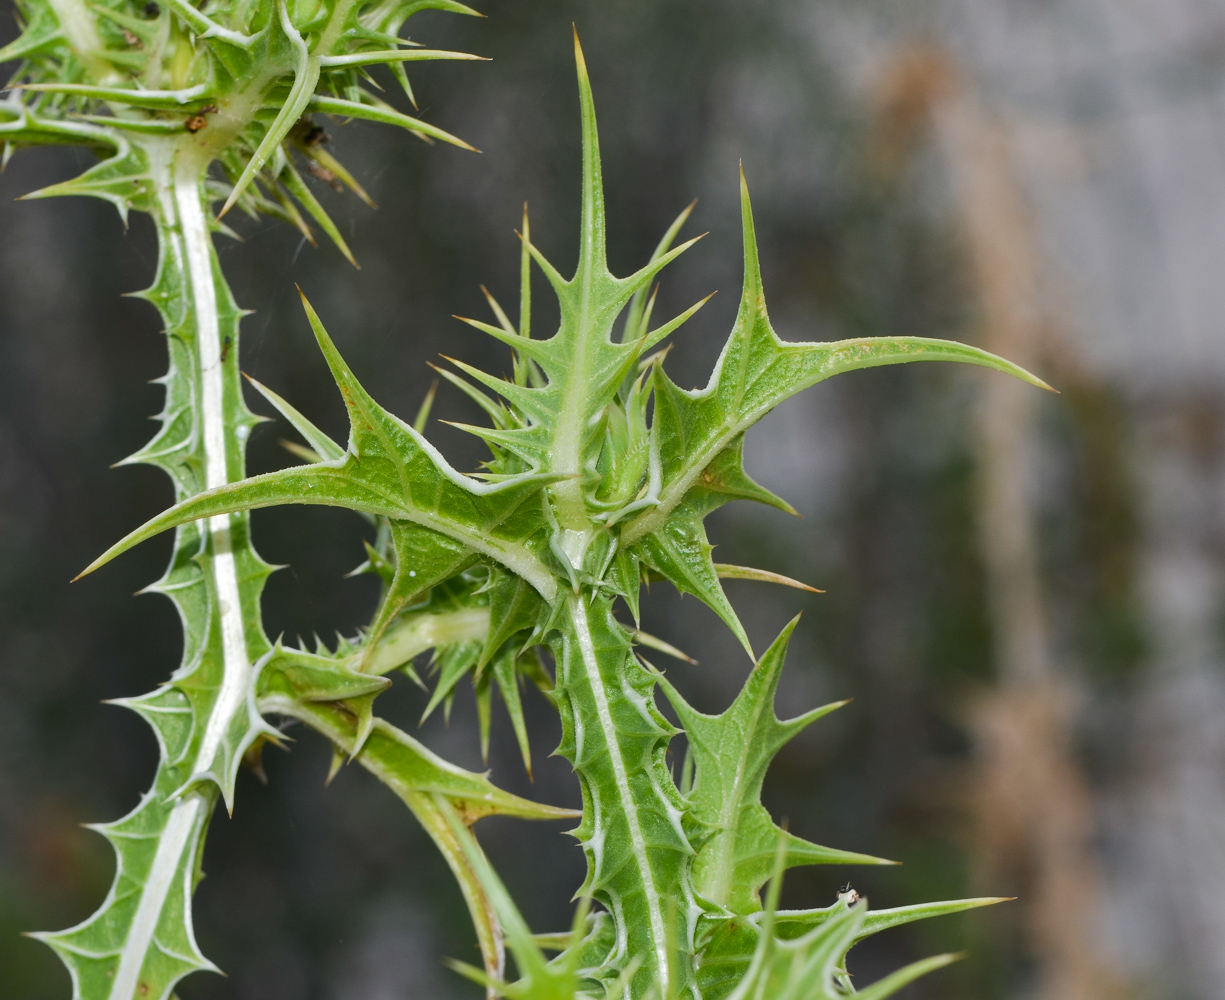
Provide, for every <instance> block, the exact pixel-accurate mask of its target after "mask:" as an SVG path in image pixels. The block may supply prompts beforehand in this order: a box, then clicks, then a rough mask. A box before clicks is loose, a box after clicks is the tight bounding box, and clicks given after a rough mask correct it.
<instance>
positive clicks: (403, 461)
mask: <svg viewBox="0 0 1225 1000" xmlns="http://www.w3.org/2000/svg"><path fill="white" fill-rule="evenodd" d="M306 309H307V315H308V317H309V318H310V320H311V325H312V326H313V327H314V330H315V334H316V337H317V338H318V340H319V343H320V346H321V347H322V348H323V352H324V355H325V357H326V358H327V360H328V364H329V365H330V366H331V368H332V374H333V376H334V377H335V379H336V382H337V385H338V386H339V387H340V390H341V394H342V395H343V396H344V399H345V403H346V406H347V408H348V410H349V419H350V424H351V432H350V439H349V447H348V450H347V452H346V454H345V458H344V461H343V463H340V462H321V463H318V464H315V465H309V466H298V467H295V468H291V469H284V470H282V471H280V472H272V473H268V474H266V475H263V476H255V477H254V478H252V479H247V480H244V481H243V482H241V483H235V484H232V485H229V486H222V487H219V488H217V489H214V490H210V491H208V492H206V493H202V494H200V495H198V496H196V497H192V498H191V499H189V500H187V501H185V502H183V503H181V504H179V505H178V506H176V507H172V508H171V509H170V510H168V511H166V512H165V513H164V514H162V515H160V516H159V517H156V518H153V519H152V520H151V521H149V522H147V523H146V524H145V525H143V526H142V527H141V528H138V529H137V530H136V531H133V532H132V533H131V534H129V535H128V536H127V537H126V538H124V539H122V540H121V541H119V542H118V543H116V544H115V545H114V546H112V547H111V548H110V549H108V550H107V551H106V552H105V553H103V555H102V556H100V557H99V558H98V559H96V560H95V561H94V562H93V563H92V564H91V565H90V566H89V567H88V568H87V569H86V570H85V571H84V572H83V573H82V575H85V574H86V573H91V572H93V571H94V570H95V569H97V568H98V567H99V566H102V565H104V564H105V563H107V562H109V561H110V560H111V559H113V558H114V557H115V556H117V555H119V554H120V553H121V552H124V551H126V550H127V549H129V548H131V547H132V546H133V545H136V544H137V543H139V542H141V541H144V540H145V539H146V538H151V537H152V536H153V535H156V534H158V533H160V532H161V531H164V530H166V529H167V528H171V527H174V526H176V525H179V524H185V523H187V522H188V521H192V520H196V519H198V518H202V517H212V516H216V515H218V514H222V513H227V512H232V511H238V510H251V509H254V508H257V507H268V506H274V505H278V504H284V503H308V504H329V505H333V506H341V507H349V508H350V509H354V510H364V511H367V512H368V513H371V514H379V515H383V516H385V517H389V518H392V519H394V520H406V521H410V522H412V523H414V524H417V525H420V526H421V527H425V528H429V529H430V530H433V531H436V532H438V533H439V534H442V535H445V536H447V537H448V538H450V539H453V540H455V541H458V542H460V543H462V544H464V545H467V546H469V547H470V548H471V549H472V551H473V552H475V553H480V554H483V555H486V556H489V557H490V558H492V559H494V560H496V561H498V562H500V563H502V564H503V565H504V566H506V567H507V568H508V569H510V570H512V571H513V572H515V573H517V574H518V575H520V576H521V577H523V578H524V579H526V580H528V582H529V583H531V584H532V586H534V587H535V588H536V589H537V590H538V591H539V592H540V594H541V596H542V597H544V598H545V599H546V600H552V598H553V596H554V594H555V593H556V589H557V585H556V582H555V578H554V575H553V572H552V570H551V569H550V568H549V567H548V565H547V564H546V562H545V561H544V558H545V551H546V549H545V546H546V545H547V541H546V539H545V538H544V537H543V534H542V532H543V529H544V526H543V525H542V524H541V523H540V518H539V516H538V515H536V514H535V513H534V512H524V514H526V515H527V516H524V514H520V511H521V508H523V507H524V504H525V502H526V501H527V500H528V499H529V498H530V497H531V496H532V495H533V494H535V493H537V492H538V490H539V489H540V487H541V485H542V482H543V481H542V479H541V478H540V477H530V478H522V479H520V480H518V481H511V482H506V483H499V484H493V485H488V486H487V485H485V484H482V483H479V482H477V481H475V480H472V479H469V478H468V477H466V476H462V475H460V474H459V473H458V472H456V471H455V470H454V469H452V468H451V466H450V465H449V464H447V462H446V460H445V459H443V458H442V456H441V455H439V454H438V452H437V451H436V450H435V449H434V448H433V446H431V445H430V444H429V443H428V442H427V441H426V440H425V439H424V438H423V437H421V435H420V434H418V433H417V432H416V431H415V430H413V429H412V427H410V426H408V425H407V424H405V423H404V422H403V421H401V420H398V419H397V418H396V417H393V416H392V415H391V414H389V413H388V412H387V411H386V410H384V409H383V408H382V407H380V406H379V405H378V404H377V403H375V402H374V400H373V399H371V398H370V396H369V395H368V394H367V393H366V391H365V390H364V389H363V388H362V387H361V385H360V384H359V383H358V381H357V379H356V378H355V377H354V376H353V373H352V372H351V371H350V370H349V368H348V366H347V365H346V364H345V363H344V361H343V360H342V359H341V357H340V355H339V353H338V352H337V351H336V348H335V346H334V345H333V344H332V342H331V339H330V338H329V337H328V335H327V332H326V331H325V330H324V329H323V325H322V324H321V323H320V322H319V319H318V317H317V316H316V315H315V313H314V311H313V310H312V309H311V308H310V306H309V304H307V306H306ZM516 515H519V516H516Z"/></svg>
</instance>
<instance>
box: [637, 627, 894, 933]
mask: <svg viewBox="0 0 1225 1000" xmlns="http://www.w3.org/2000/svg"><path fill="white" fill-rule="evenodd" d="M798 620H799V619H798V618H797V619H793V620H792V621H791V623H790V624H789V625H788V626H787V627H786V628H785V629H784V630H783V632H782V634H781V635H780V636H779V637H778V638H777V639H776V640H775V641H774V643H773V645H771V646H770V648H769V649H768V650H767V651H766V653H765V655H764V656H763V657H762V658H761V662H760V663H759V664H758V665H757V666H756V667H755V668H754V669H753V672H752V673H751V674H750V675H749V678H748V680H747V681H746V682H745V685H744V689H743V690H742V691H741V692H740V694H739V695H738V696H737V698H736V700H735V701H734V702H733V703H732V705H731V707H729V708H728V709H727V710H726V711H724V712H723V713H722V714H720V715H717V716H711V715H705V714H703V713H701V712H698V711H697V710H696V709H694V708H692V707H691V706H690V705H689V703H688V702H686V701H685V699H684V698H683V697H681V695H680V693H679V692H678V691H677V690H676V688H675V687H673V686H672V684H671V683H670V682H669V681H668V680H667V679H666V678H663V677H662V676H661V677H660V678H659V680H660V684H661V686H662V687H663V689H664V693H665V694H666V695H667V696H668V700H669V701H670V702H671V703H672V707H673V708H674V709H676V714H677V716H678V717H679V718H680V720H681V725H682V726H684V727H685V731H686V733H687V734H688V736H689V748H690V749H689V752H690V753H691V754H692V755H693V758H694V761H695V763H696V766H697V776H696V778H695V780H694V784H693V788H692V790H691V791H690V792H689V795H688V804H689V811H688V813H687V815H686V826H687V829H689V830H690V837H691V839H692V840H693V841H694V842H695V843H696V844H698V845H699V847H698V854H697V857H696V859H695V860H694V863H693V884H694V888H695V889H696V891H697V892H699V893H701V895H702V897H703V898H704V899H706V900H707V901H709V902H710V903H712V904H713V905H714V906H716V907H720V908H725V909H727V910H730V911H731V912H732V913H736V914H748V913H753V912H756V911H757V910H759V909H760V908H761V902H760V900H759V899H758V895H757V894H758V891H759V890H760V888H761V886H762V885H763V884H764V883H765V881H766V879H767V878H769V877H770V866H771V861H772V859H773V857H774V853H775V851H776V850H777V845H778V843H779V838H780V837H782V838H783V839H784V842H785V844H786V855H785V865H786V867H791V866H792V865H802V864H888V862H885V861H882V860H881V859H880V858H873V857H870V856H868V855H864V854H853V853H850V852H847V851H839V850H833V849H831V848H826V847H818V846H817V845H816V844H810V843H808V842H807V841H804V840H801V839H800V838H799V837H796V836H794V835H792V834H789V833H784V832H783V831H782V830H780V829H779V828H778V827H777V826H776V825H775V824H774V822H773V821H772V820H771V819H770V816H769V813H767V812H766V809H765V807H764V806H762V804H761V787H762V782H763V781H764V780H765V776H766V769H767V768H768V767H769V765H770V761H771V760H773V759H774V755H775V754H777V753H778V751H779V750H781V749H782V748H783V746H785V745H786V743H787V742H788V741H789V740H791V739H792V737H794V736H795V735H796V734H797V733H799V732H800V730H802V729H804V728H805V727H806V726H808V725H810V724H811V723H813V722H815V721H816V720H817V719H819V718H821V716H823V715H825V714H827V713H829V712H832V711H833V710H834V709H836V708H839V707H841V706H842V705H844V704H845V702H836V703H834V704H832V705H826V706H824V707H822V708H817V709H814V710H813V711H811V712H807V713H805V714H804V715H801V716H799V717H798V718H795V719H790V720H788V721H787V722H780V721H779V719H778V717H777V716H776V715H775V714H774V695H775V692H776V691H777V690H778V681H779V677H780V676H781V674H782V668H783V660H784V658H785V656H786V653H787V642H788V640H789V639H790V637H791V633H792V631H793V630H794V629H795V625H796V622H797V621H798Z"/></svg>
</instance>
